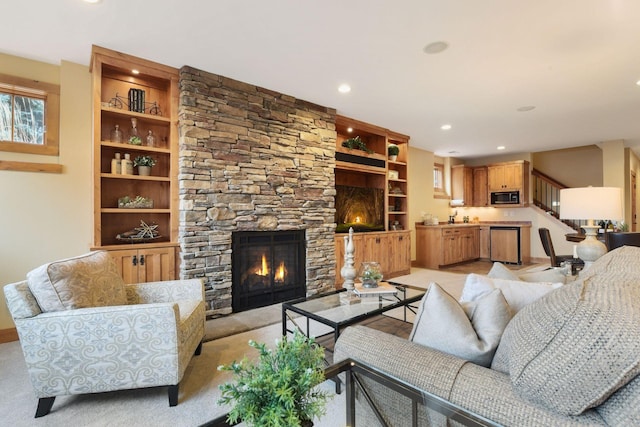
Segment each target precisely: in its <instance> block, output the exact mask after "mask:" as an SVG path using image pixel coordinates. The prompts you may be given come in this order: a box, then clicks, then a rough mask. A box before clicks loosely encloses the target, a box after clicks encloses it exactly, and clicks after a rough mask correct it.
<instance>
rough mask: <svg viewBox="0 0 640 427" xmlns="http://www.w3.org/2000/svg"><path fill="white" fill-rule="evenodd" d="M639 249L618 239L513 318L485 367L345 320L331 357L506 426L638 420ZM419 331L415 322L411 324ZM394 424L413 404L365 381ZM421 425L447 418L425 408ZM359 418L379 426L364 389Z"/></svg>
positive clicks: (403, 421)
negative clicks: (365, 367)
mask: <svg viewBox="0 0 640 427" xmlns="http://www.w3.org/2000/svg"><path fill="white" fill-rule="evenodd" d="M639 261H640V248H636V247H627V246H625V247H622V248H619V249H616V250H614V251H612V252H610V253H608V254H606V255H605V256H603V257H602V258H600V259H599V260H598V261H597V262H595V263H594V264H593V265H592V266H591V267H590V268H589V269H588V270H587V271H584V272H583V273H582V274H581V276H580V277H579V278H578V279H577V280H575V281H574V282H571V283H568V284H565V285H563V286H562V287H560V288H558V289H555V290H553V291H551V292H549V293H547V294H546V295H544V296H542V297H541V298H539V299H537V300H535V301H534V302H532V303H530V304H528V305H526V306H524V307H523V308H522V309H521V310H520V311H518V312H517V313H516V314H515V316H514V317H513V318H512V319H511V321H510V322H508V324H507V326H506V328H505V329H504V332H503V334H502V337H501V339H500V341H499V345H498V347H497V350H496V352H495V356H494V357H493V359H492V363H491V364H490V366H489V367H483V366H479V365H477V364H474V363H471V362H469V361H467V360H464V359H462V358H459V357H456V356H453V355H450V354H447V353H445V352H441V351H437V350H434V349H432V348H429V347H427V346H424V345H421V344H417V343H415V342H411V341H410V340H405V339H402V338H399V337H396V336H393V335H389V334H387V333H384V332H381V331H377V330H374V329H370V328H367V327H363V326H355V327H350V328H347V329H346V330H345V331H344V332H343V333H342V335H341V336H340V338H339V340H338V342H337V343H336V348H335V354H334V361H335V362H337V361H340V360H344V359H347V358H351V359H354V360H357V361H359V362H361V363H364V364H367V365H369V366H372V367H374V368H376V369H379V370H381V371H383V372H386V373H388V374H389V375H391V376H393V377H396V378H398V379H400V380H402V381H405V382H407V383H408V384H410V385H412V386H414V387H417V388H419V389H420V390H424V391H427V392H430V393H433V394H435V395H437V396H439V397H442V398H444V399H446V400H448V401H450V402H452V403H454V404H456V405H459V406H461V407H463V408H465V409H467V410H469V411H471V412H473V413H475V414H478V415H480V416H481V417H484V418H487V419H489V420H492V421H493V422H495V423H497V424H501V425H506V426H572V425H575V426H578V425H579V426H585V425H593V426H600V425H608V426H638V425H640V376H638V373H640V266H639V264H638V263H639ZM414 330H415V327H414ZM364 385H365V388H366V389H367V391H368V392H369V394H370V396H371V398H372V399H373V401H374V402H375V405H376V406H378V407H379V408H380V409H381V412H382V415H383V417H384V418H385V420H386V421H387V423H388V425H391V426H405V425H411V423H410V420H411V403H410V401H408V400H407V399H406V398H405V397H403V396H401V395H399V394H397V393H396V392H393V391H391V390H390V389H388V388H387V387H385V386H384V385H380V384H377V383H373V382H371V381H368V380H366V379H365V380H364ZM418 413H419V425H421V426H428V425H447V424H446V423H445V421H444V420H443V418H442V417H441V416H440V415H438V414H435V413H433V412H430V410H427V409H425V408H424V407H421V408H419V411H418ZM356 417H357V425H360V426H367V427H369V426H377V425H380V423H379V422H378V420H377V419H376V417H375V416H374V412H373V411H372V410H371V408H370V406H369V404H368V403H367V402H366V401H365V400H364V399H363V398H362V393H358V397H357V403H356Z"/></svg>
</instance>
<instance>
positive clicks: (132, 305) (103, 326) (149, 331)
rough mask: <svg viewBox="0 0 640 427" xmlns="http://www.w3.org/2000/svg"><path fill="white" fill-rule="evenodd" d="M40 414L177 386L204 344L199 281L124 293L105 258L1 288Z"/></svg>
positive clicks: (51, 269) (45, 270)
mask: <svg viewBox="0 0 640 427" xmlns="http://www.w3.org/2000/svg"><path fill="white" fill-rule="evenodd" d="M4 293H5V297H6V300H7V306H8V307H9V311H10V312H11V315H12V317H13V320H14V322H15V324H16V329H17V331H18V335H19V337H20V344H21V346H22V351H23V353H24V358H25V361H26V364H27V369H28V372H29V377H30V380H31V384H32V385H33V388H34V391H35V394H36V397H38V399H39V401H38V407H37V410H36V415H35V416H36V417H41V416H44V415H47V414H48V413H49V411H50V410H51V408H52V406H53V403H54V400H55V397H56V396H61V395H71V394H85V393H97V392H107V391H113V390H122V389H133V388H142V387H154V386H169V387H168V394H169V405H170V406H175V405H177V404H178V391H179V383H180V380H181V379H182V376H183V374H184V372H185V369H186V367H187V365H188V363H189V361H190V360H191V357H192V356H193V355H194V354H196V355H197V354H200V350H201V348H202V338H203V337H204V322H205V308H204V288H203V284H202V281H201V280H200V279H192V280H175V281H165V282H153V283H142V284H134V285H125V284H124V283H123V281H122V279H121V277H120V276H119V274H118V272H117V269H116V266H115V264H114V263H113V261H112V260H111V258H110V257H109V255H108V254H107V252H104V251H99V252H92V253H90V254H86V255H83V256H80V257H76V258H71V259H67V260H62V261H56V262H52V263H49V264H45V265H43V266H41V267H39V268H37V269H35V270H33V271H31V272H29V273H28V274H27V280H25V281H22V282H18V283H13V284H9V285H6V286H5V287H4Z"/></svg>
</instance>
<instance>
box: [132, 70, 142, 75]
mask: <svg viewBox="0 0 640 427" xmlns="http://www.w3.org/2000/svg"><path fill="white" fill-rule="evenodd" d="M131 72H132V73H133V74H136V75H137V74H140V70H136V69H133V70H131Z"/></svg>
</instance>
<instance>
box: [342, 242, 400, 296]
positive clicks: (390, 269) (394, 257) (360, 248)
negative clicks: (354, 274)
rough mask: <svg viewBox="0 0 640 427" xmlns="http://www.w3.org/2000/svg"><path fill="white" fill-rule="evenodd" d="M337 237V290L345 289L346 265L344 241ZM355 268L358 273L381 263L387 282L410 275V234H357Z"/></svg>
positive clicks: (354, 243)
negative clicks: (365, 266) (365, 264)
mask: <svg viewBox="0 0 640 427" xmlns="http://www.w3.org/2000/svg"><path fill="white" fill-rule="evenodd" d="M345 236H346V234H336V237H335V249H336V288H337V289H340V288H342V282H343V280H342V275H341V274H340V270H341V269H342V267H343V265H344V252H345V247H344V237H345ZM353 245H354V249H355V252H354V263H355V264H354V267H355V268H356V271H358V270H359V269H360V265H361V264H362V263H363V262H367V261H376V262H378V263H380V268H381V269H382V274H383V276H384V279H390V278H393V277H396V276H401V275H404V274H409V273H411V232H410V231H409V230H403V231H390V232H379V233H378V232H371V233H354V235H353Z"/></svg>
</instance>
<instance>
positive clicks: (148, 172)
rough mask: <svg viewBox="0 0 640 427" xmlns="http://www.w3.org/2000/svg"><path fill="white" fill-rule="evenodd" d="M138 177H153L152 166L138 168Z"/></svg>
mask: <svg viewBox="0 0 640 427" xmlns="http://www.w3.org/2000/svg"><path fill="white" fill-rule="evenodd" d="M138 175H140V176H149V175H151V166H138Z"/></svg>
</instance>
